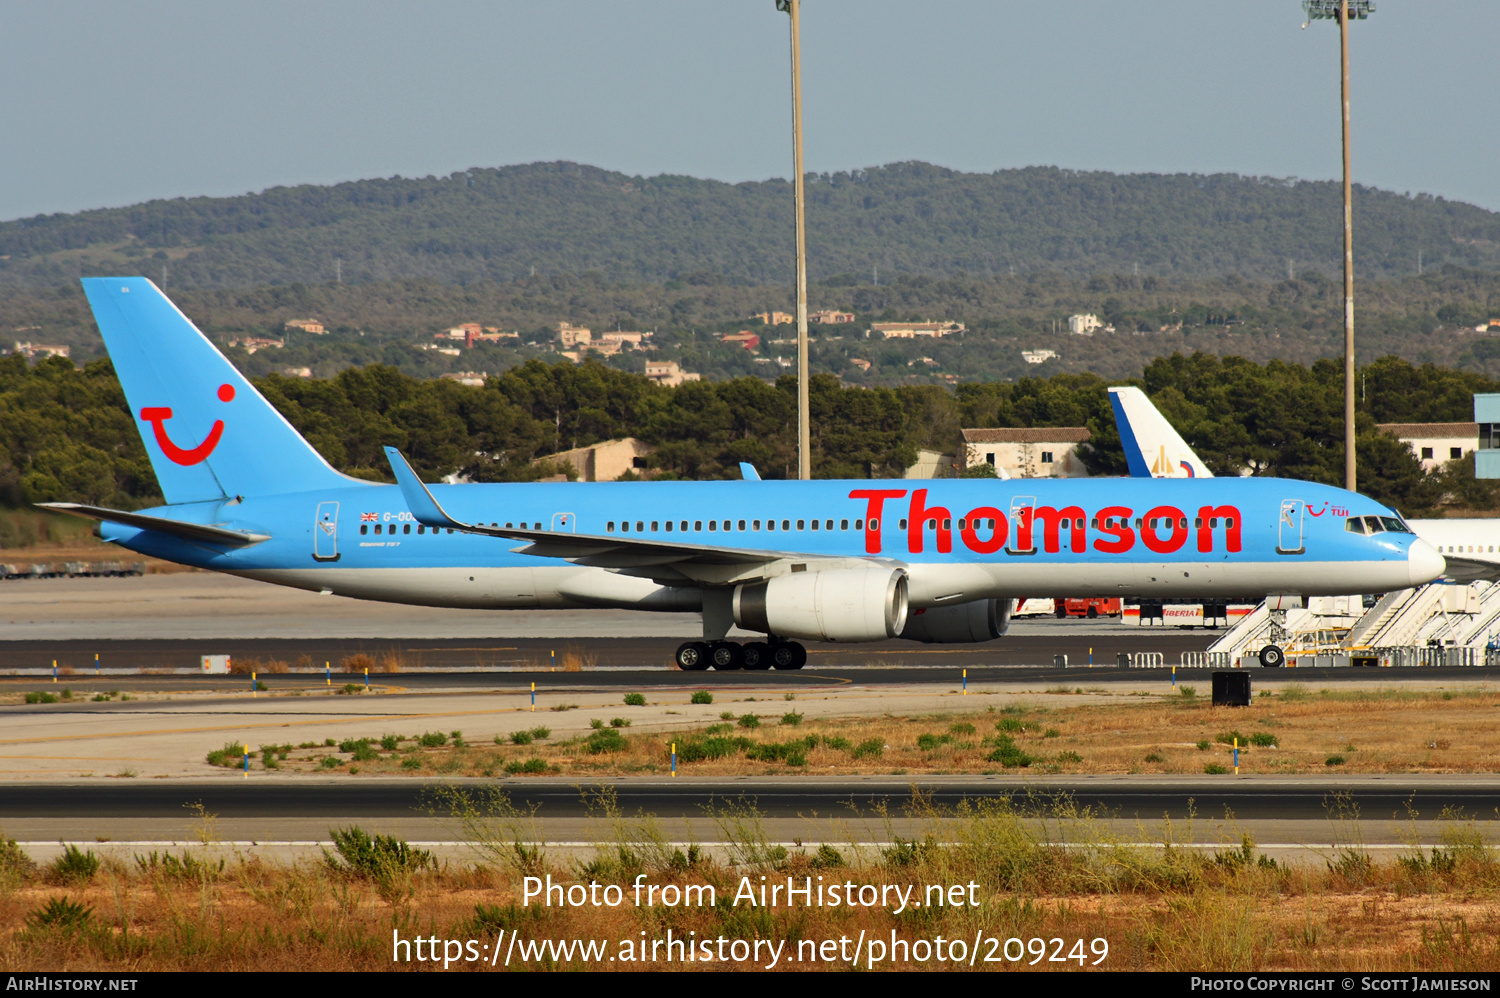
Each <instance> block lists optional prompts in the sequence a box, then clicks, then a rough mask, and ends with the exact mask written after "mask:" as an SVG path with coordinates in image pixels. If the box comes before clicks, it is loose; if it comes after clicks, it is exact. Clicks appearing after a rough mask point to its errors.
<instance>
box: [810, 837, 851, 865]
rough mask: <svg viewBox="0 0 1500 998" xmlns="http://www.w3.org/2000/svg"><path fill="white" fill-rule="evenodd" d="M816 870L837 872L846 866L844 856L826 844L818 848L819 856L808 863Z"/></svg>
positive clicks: (815, 856)
mask: <svg viewBox="0 0 1500 998" xmlns="http://www.w3.org/2000/svg"><path fill="white" fill-rule="evenodd" d="M808 865H809V866H811V867H812V868H813V869H815V870H836V869H838V868H839V867H841V866H844V865H845V863H844V854H843V853H841V852H839V851H838V850H837V849H835V848H834V847H833V846H831V845H829V844H828V843H827V842H824V843H823V844H822V845H820V846H818V851H817V854H816V855H814V856H813V858H812V859H811V860H810V861H809V862H808Z"/></svg>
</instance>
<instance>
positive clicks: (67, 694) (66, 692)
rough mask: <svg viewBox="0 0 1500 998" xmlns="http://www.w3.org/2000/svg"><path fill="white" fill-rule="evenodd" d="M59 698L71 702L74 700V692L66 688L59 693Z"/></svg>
mask: <svg viewBox="0 0 1500 998" xmlns="http://www.w3.org/2000/svg"><path fill="white" fill-rule="evenodd" d="M58 696H60V697H62V698H63V699H64V700H71V699H73V691H72V690H70V689H68V688H67V687H66V686H64V687H63V688H62V690H61V691H59V693H58Z"/></svg>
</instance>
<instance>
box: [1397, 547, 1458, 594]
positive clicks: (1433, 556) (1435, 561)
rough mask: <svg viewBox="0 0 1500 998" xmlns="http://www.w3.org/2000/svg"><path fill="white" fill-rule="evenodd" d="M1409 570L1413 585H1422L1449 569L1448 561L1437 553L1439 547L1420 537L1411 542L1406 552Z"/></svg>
mask: <svg viewBox="0 0 1500 998" xmlns="http://www.w3.org/2000/svg"><path fill="white" fill-rule="evenodd" d="M1406 567H1407V572H1408V573H1409V575H1410V578H1411V584H1412V585H1413V586H1420V585H1423V584H1425V583H1428V582H1431V581H1432V580H1433V579H1436V578H1438V577H1439V576H1441V575H1442V574H1443V573H1444V572H1446V571H1447V570H1448V562H1447V561H1445V560H1444V559H1443V556H1442V555H1440V554H1438V553H1437V549H1436V548H1434V547H1433V546H1432V545H1431V544H1428V543H1427V542H1426V541H1424V540H1422V539H1420V538H1418V539H1417V540H1414V541H1412V542H1411V548H1410V549H1409V550H1408V551H1407V553H1406Z"/></svg>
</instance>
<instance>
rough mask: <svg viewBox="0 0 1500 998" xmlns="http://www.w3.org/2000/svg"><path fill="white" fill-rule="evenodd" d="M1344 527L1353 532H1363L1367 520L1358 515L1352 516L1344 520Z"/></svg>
mask: <svg viewBox="0 0 1500 998" xmlns="http://www.w3.org/2000/svg"><path fill="white" fill-rule="evenodd" d="M1344 529H1345V530H1347V531H1349V533H1351V534H1362V533H1364V532H1365V521H1364V520H1361V519H1360V518H1359V517H1357V516H1351V517H1349V519H1347V520H1345V521H1344Z"/></svg>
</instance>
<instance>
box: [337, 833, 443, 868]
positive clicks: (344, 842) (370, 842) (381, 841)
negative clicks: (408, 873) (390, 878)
mask: <svg viewBox="0 0 1500 998" xmlns="http://www.w3.org/2000/svg"><path fill="white" fill-rule="evenodd" d="M328 834H329V837H331V838H332V839H333V846H334V848H335V849H337V850H338V853H339V856H340V857H341V858H342V859H343V862H342V863H341V862H339V860H338V859H335V858H334V856H333V854H332V853H330V852H329V851H328V850H326V849H325V850H323V857H324V859H325V860H326V861H327V863H328V865H329V866H330V867H332V868H333V869H335V870H338V871H339V872H341V873H352V874H355V875H357V876H362V877H380V876H384V875H387V874H389V873H392V872H395V871H401V870H420V869H422V868H423V867H424V866H434V865H435V864H434V863H433V859H432V853H430V852H428V851H426V850H425V849H414V848H412V847H411V846H410V845H408V844H407V843H406V841H405V840H403V839H398V838H396V837H395V836H393V835H375V836H371V835H370V833H368V832H366V831H365V830H364V829H362V828H360V827H359V826H358V825H355V826H353V827H351V828H330V829H329V830H328Z"/></svg>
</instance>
